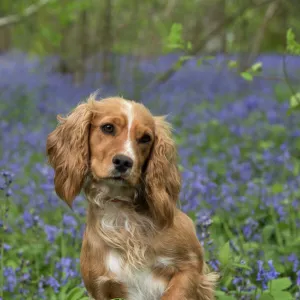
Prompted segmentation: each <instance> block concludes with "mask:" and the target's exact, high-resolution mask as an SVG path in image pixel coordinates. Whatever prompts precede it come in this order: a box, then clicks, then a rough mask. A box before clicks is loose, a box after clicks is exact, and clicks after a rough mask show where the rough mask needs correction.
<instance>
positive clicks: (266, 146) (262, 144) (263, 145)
mask: <svg viewBox="0 0 300 300" xmlns="http://www.w3.org/2000/svg"><path fill="white" fill-rule="evenodd" d="M273 145H274V143H273V141H260V142H259V147H260V148H262V149H269V148H271V147H272V146H273Z"/></svg>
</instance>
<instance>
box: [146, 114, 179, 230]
mask: <svg viewBox="0 0 300 300" xmlns="http://www.w3.org/2000/svg"><path fill="white" fill-rule="evenodd" d="M154 119H155V140H154V145H153V148H152V151H151V154H150V158H149V160H148V164H147V167H146V170H145V191H146V199H147V202H148V205H149V207H150V210H151V212H152V214H153V217H154V218H155V219H157V220H158V221H159V223H160V224H161V225H162V226H168V225H171V224H172V222H173V219H174V213H175V209H176V203H177V200H178V196H179V192H180V185H181V178H180V173H179V170H178V166H177V152H176V147H175V143H174V141H173V139H172V137H171V128H170V124H169V123H168V122H166V121H165V118H164V117H154Z"/></svg>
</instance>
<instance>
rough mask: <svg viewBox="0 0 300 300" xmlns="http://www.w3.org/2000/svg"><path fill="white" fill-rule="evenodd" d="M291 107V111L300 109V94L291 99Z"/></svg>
mask: <svg viewBox="0 0 300 300" xmlns="http://www.w3.org/2000/svg"><path fill="white" fill-rule="evenodd" d="M290 107H291V109H299V108H300V93H297V94H295V95H293V96H292V97H291V98H290Z"/></svg>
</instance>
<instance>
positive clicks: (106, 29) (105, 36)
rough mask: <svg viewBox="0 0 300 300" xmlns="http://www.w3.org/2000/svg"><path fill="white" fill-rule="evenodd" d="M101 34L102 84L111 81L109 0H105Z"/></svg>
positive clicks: (110, 16) (111, 38) (110, 9)
mask: <svg viewBox="0 0 300 300" xmlns="http://www.w3.org/2000/svg"><path fill="white" fill-rule="evenodd" d="M102 19H103V22H104V23H103V32H102V47H101V48H102V50H103V51H102V54H103V55H102V70H101V71H102V74H103V80H104V82H106V83H107V82H111V80H112V60H111V52H112V46H113V36H112V4H111V0H105V4H104V11H103V18H102Z"/></svg>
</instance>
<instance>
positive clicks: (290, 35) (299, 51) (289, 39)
mask: <svg viewBox="0 0 300 300" xmlns="http://www.w3.org/2000/svg"><path fill="white" fill-rule="evenodd" d="M286 48H287V51H288V52H290V53H291V54H295V55H300V44H299V43H297V42H296V39H295V34H294V32H293V30H292V29H291V28H290V29H288V31H287V33H286Z"/></svg>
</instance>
